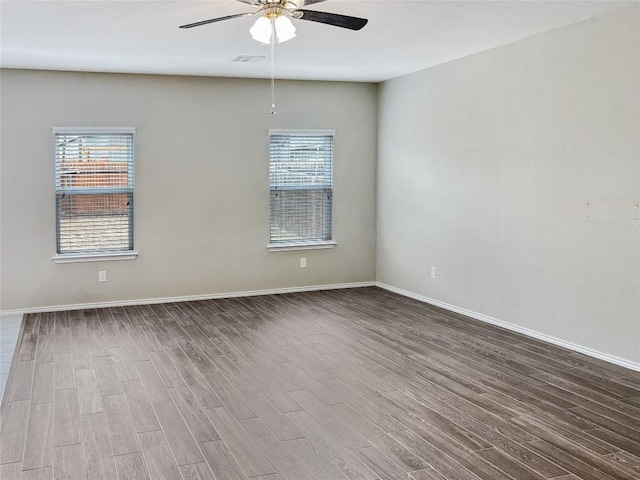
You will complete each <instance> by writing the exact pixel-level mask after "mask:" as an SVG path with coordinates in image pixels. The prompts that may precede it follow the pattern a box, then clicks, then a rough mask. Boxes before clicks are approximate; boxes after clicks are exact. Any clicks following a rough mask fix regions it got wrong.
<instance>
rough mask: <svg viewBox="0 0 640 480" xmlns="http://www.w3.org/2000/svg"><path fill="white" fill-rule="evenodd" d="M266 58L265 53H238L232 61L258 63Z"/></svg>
mask: <svg viewBox="0 0 640 480" xmlns="http://www.w3.org/2000/svg"><path fill="white" fill-rule="evenodd" d="M264 59H265V56H264V55H238V56H237V57H236V58H234V59H233V60H232V61H233V62H235V63H258V62H261V61H262V60H264Z"/></svg>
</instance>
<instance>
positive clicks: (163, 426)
mask: <svg viewBox="0 0 640 480" xmlns="http://www.w3.org/2000/svg"><path fill="white" fill-rule="evenodd" d="M16 355H17V357H16V362H15V363H14V365H13V367H12V369H14V371H13V372H12V375H11V378H10V384H9V385H8V387H7V392H6V393H7V398H6V399H5V404H4V407H3V409H2V422H3V423H2V430H1V432H0V477H1V478H2V479H3V480H14V479H15V480H18V479H22V480H26V479H28V480H36V479H37V480H44V479H46V480H50V479H53V478H55V479H59V480H63V479H64V480H67V479H85V478H86V479H90V480H94V479H105V480H116V479H120V480H125V479H126V480H129V479H131V480H133V479H148V480H162V479H184V480H212V479H217V480H227V479H245V478H257V479H261V480H276V479H283V480H286V479H302V480H313V479H318V480H322V479H327V480H334V479H335V480H346V479H361V480H373V479H382V480H389V479H413V480H436V479H437V480H443V479H446V480H478V479H483V480H508V479H510V480H542V479H555V480H576V479H584V480H611V479H625V480H631V479H635V480H637V479H640V373H637V372H633V371H630V370H625V369H623V368H620V367H616V366H613V365H610V364H607V363H604V362H600V361H598V360H594V359H592V358H589V357H585V356H583V355H580V354H577V353H572V352H570V351H568V350H563V349H561V348H558V347H555V346H551V345H548V344H545V343H543V342H540V341H536V340H532V339H529V338H526V337H523V336H520V335H517V334H514V333H510V332H507V331H504V330H501V329H498V328H495V327H492V326H488V325H485V324H482V323H479V322H477V321H474V320H471V319H468V318H465V317H462V316H460V315H456V314H452V313H450V312H446V311H444V310H440V309H437V308H435V307H432V306H429V305H426V304H422V303H419V302H416V301H413V300H411V299H407V298H404V297H401V296H398V295H395V294H392V293H389V292H387V291H384V290H381V289H377V288H362V289H353V290H335V291H327V292H313V293H298V294H292V295H275V296H262V297H252V298H240V299H230V300H217V301H203V302H188V303H176V304H165V305H150V306H138V307H126V308H110V309H102V310H85V311H72V312H56V313H46V314H35V315H28V316H26V318H25V326H24V331H23V335H22V338H21V343H20V345H19V350H18V351H17V353H16Z"/></svg>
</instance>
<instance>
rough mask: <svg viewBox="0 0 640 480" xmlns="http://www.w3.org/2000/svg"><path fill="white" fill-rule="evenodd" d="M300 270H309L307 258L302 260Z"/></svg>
mask: <svg viewBox="0 0 640 480" xmlns="http://www.w3.org/2000/svg"><path fill="white" fill-rule="evenodd" d="M300 268H307V259H306V258H305V257H302V258H301V259H300Z"/></svg>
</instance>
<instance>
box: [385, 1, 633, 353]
mask: <svg viewBox="0 0 640 480" xmlns="http://www.w3.org/2000/svg"><path fill="white" fill-rule="evenodd" d="M639 16H640V8H639V7H638V6H634V7H632V8H631V9H625V10H622V11H618V12H615V13H612V14H609V15H606V16H602V17H597V18H594V19H591V20H588V21H585V22H582V23H579V24H576V25H573V26H569V27H566V28H562V29H559V30H555V31H552V32H548V33H545V34H542V35H538V36H535V37H531V38H529V39H525V40H523V41H520V42H517V43H514V44H511V45H507V46H504V47H501V48H497V49H494V50H491V51H487V52H484V53H480V54H477V55H473V56H470V57H467V58H464V59H461V60H458V61H455V62H451V63H449V64H444V65H441V66H438V67H435V68H431V69H428V70H425V71H421V72H418V73H415V74H412V75H409V76H405V77H401V78H398V79H394V80H392V81H389V82H386V83H384V84H383V85H382V86H381V88H380V90H379V106H378V108H379V133H378V138H379V140H378V199H377V201H378V232H377V233H378V245H377V251H378V263H377V279H378V281H380V282H383V283H385V284H388V285H391V286H394V287H396V288H399V289H403V290H406V291H409V292H412V293H414V294H417V295H421V296H424V297H428V298H431V299H434V300H437V301H440V302H444V303H447V304H449V305H453V306H455V307H459V308H464V309H467V310H470V311H473V312H477V313H480V314H483V315H486V316H490V317H493V318H495V319H498V320H501V321H505V322H509V323H511V324H515V325H517V326H520V327H523V328H528V329H531V330H534V331H537V332H541V333H544V334H546V335H550V336H553V337H556V338H558V339H561V340H564V341H568V342H571V343H574V344H578V345H581V346H583V347H587V348H590V349H593V350H596V351H599V352H603V353H606V354H608V355H613V356H618V357H620V358H622V359H626V360H628V361H631V362H636V363H638V362H640V312H639V308H640V293H639V292H640V287H639V281H640V259H639V255H640V254H639V251H640V237H639V221H638V217H639V216H640V214H639V209H638V204H639V203H640V199H639V195H640V192H639V188H640V140H639V137H640V121H639V117H640V96H639V71H640V65H639V58H640V50H639V44H640V37H639V31H640V30H639ZM431 266H435V267H437V278H436V279H431V278H430V268H431Z"/></svg>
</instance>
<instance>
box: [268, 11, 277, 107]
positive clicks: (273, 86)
mask: <svg viewBox="0 0 640 480" xmlns="http://www.w3.org/2000/svg"><path fill="white" fill-rule="evenodd" d="M275 30H276V28H275V23H274V21H273V19H271V111H270V112H269V114H270V115H275V114H276V80H275V70H276V69H275V63H276V62H275V51H276V39H275V37H276V31H275Z"/></svg>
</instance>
